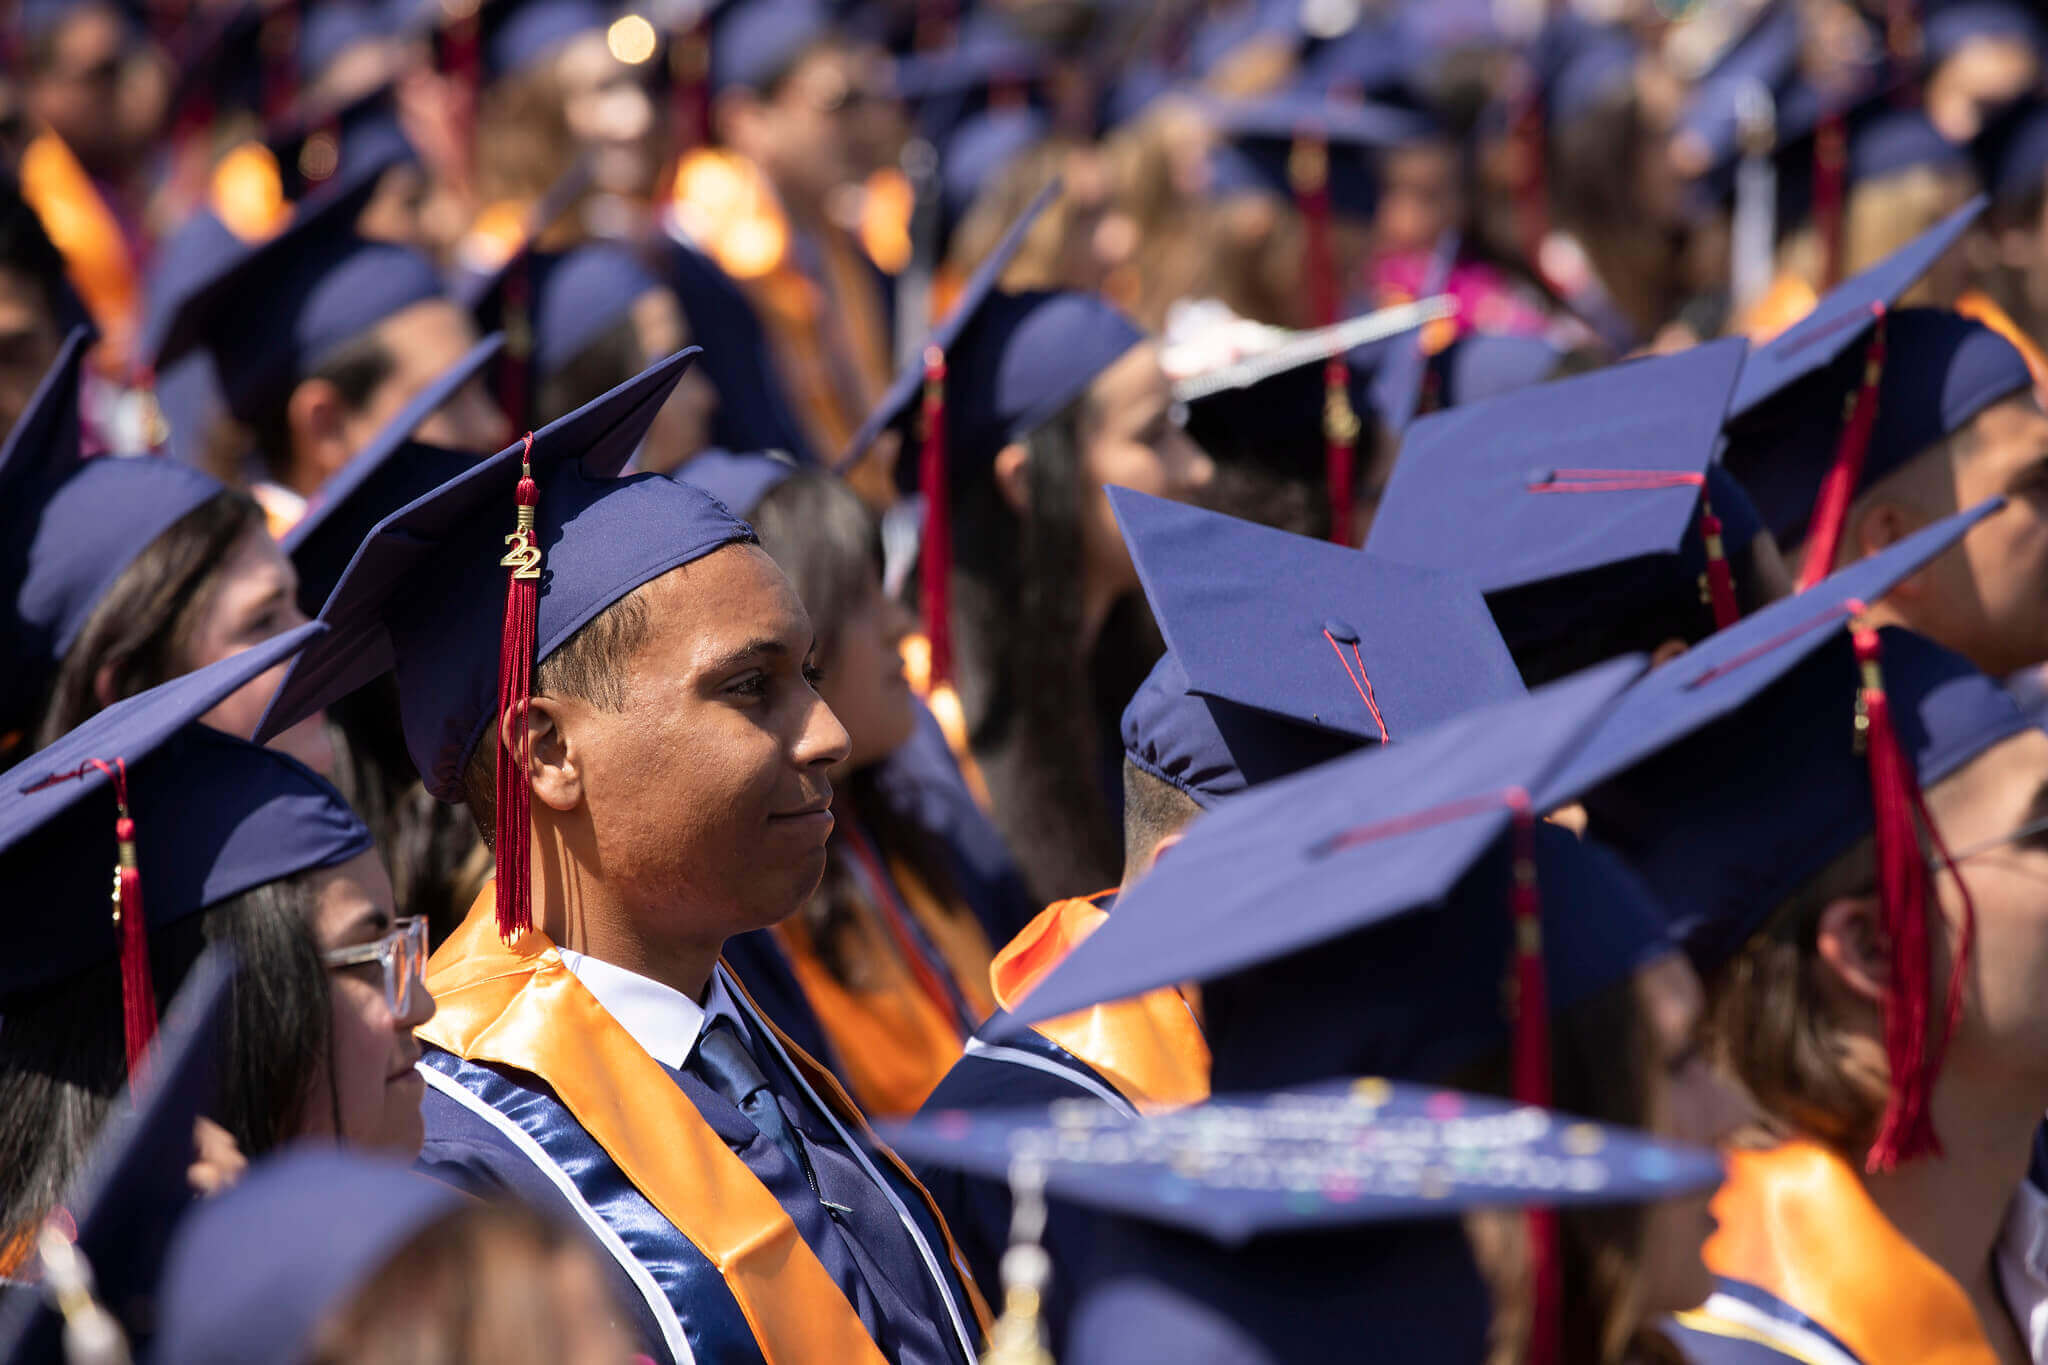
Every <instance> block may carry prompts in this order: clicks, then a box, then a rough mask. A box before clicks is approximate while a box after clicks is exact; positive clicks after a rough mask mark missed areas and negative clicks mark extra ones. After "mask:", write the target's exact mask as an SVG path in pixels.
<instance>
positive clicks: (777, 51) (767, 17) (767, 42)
mask: <svg viewBox="0 0 2048 1365" xmlns="http://www.w3.org/2000/svg"><path fill="white" fill-rule="evenodd" d="M836 27H837V26H836V24H835V23H834V20H833V16H832V11H831V9H830V8H828V7H827V6H826V5H825V4H824V3H823V0H723V3H721V4H719V5H718V6H717V8H716V10H715V11H714V13H713V15H712V20H711V89H712V91H713V93H714V94H722V93H724V92H725V91H727V90H734V89H740V90H752V91H755V92H757V93H758V92H761V91H764V90H766V88H767V87H768V86H770V85H772V84H774V83H775V82H776V81H777V80H780V79H781V78H782V77H783V75H785V74H786V73H787V72H788V71H789V69H790V67H791V65H792V64H793V63H795V61H796V59H797V58H799V57H801V56H802V55H803V54H804V53H805V52H806V51H808V50H809V49H811V48H812V47H815V46H816V45H818V44H819V43H822V42H824V41H825V40H826V39H827V38H829V37H831V36H832V34H833V33H834V32H835V30H836Z"/></svg>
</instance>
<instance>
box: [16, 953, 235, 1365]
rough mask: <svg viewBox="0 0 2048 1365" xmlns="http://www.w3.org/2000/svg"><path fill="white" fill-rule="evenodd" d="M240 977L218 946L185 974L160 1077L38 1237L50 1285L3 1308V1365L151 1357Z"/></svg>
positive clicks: (119, 1104) (120, 1114)
mask: <svg viewBox="0 0 2048 1365" xmlns="http://www.w3.org/2000/svg"><path fill="white" fill-rule="evenodd" d="M235 971H236V967H235V961H234V954H233V950H232V949H230V948H228V947H227V946H225V945H215V946H212V947H209V948H207V949H206V950H205V951H204V952H202V953H201V954H200V955H199V957H198V958H197V959H196V960H195V961H194V962H193V964H192V967H191V969H190V970H189V971H187V972H186V973H185V979H184V982H183V983H182V984H181V985H180V986H179V988H178V994H177V996H176V998H174V999H173V1000H172V1001H171V1005H170V1008H169V1009H168V1010H167V1011H165V1014H164V1026H163V1031H162V1032H161V1033H160V1034H159V1035H158V1036H157V1039H156V1042H155V1044H154V1046H153V1048H152V1055H151V1059H150V1065H149V1066H148V1067H147V1068H146V1069H145V1070H143V1071H141V1072H139V1073H137V1074H136V1075H135V1076H133V1077H132V1078H131V1079H130V1082H129V1085H128V1088H127V1090H126V1091H124V1092H123V1095H122V1098H121V1099H120V1100H118V1101H116V1103H115V1105H114V1106H113V1108H112V1109H111V1110H110V1111H109V1113H108V1115H107V1118H106V1120H105V1122H104V1123H103V1124H102V1125H101V1127H100V1130H99V1133H98V1135H97V1136H96V1137H94V1139H93V1143H92V1147H91V1149H90V1150H89V1151H88V1152H87V1153H86V1157H85V1161H84V1163H83V1164H82V1165H81V1166H80V1168H79V1171H78V1174H77V1176H76V1178H75V1179H74V1180H73V1181H72V1183H71V1187H70V1188H69V1189H68V1190H67V1191H66V1192H65V1197H64V1202H63V1205H62V1206H61V1207H60V1208H59V1210H58V1211H57V1212H55V1213H54V1214H52V1215H51V1216H50V1217H49V1218H47V1219H45V1220H44V1224H43V1227H42V1228H41V1229H39V1230H38V1231H37V1235H36V1239H35V1246H36V1248H37V1250H38V1251H39V1253H40V1261H41V1272H42V1275H41V1283H40V1284H39V1285H38V1286H37V1287H36V1288H35V1289H32V1290H24V1291H23V1292H20V1293H17V1294H14V1295H12V1296H10V1297H8V1298H6V1299H0V1361H6V1362H8V1365H37V1363H39V1362H44V1361H52V1360H64V1359H94V1360H114V1359H127V1358H128V1357H127V1356H126V1355H118V1354H111V1353H110V1354H104V1355H103V1354H94V1353H91V1352H90V1351H86V1352H83V1353H81V1354H78V1355H72V1354H70V1353H69V1352H68V1350H67V1347H72V1346H74V1345H75V1346H84V1345H86V1344H87V1343H99V1342H112V1343H116V1344H127V1345H132V1346H135V1347H138V1348H139V1347H140V1346H141V1345H142V1344H143V1343H144V1342H145V1341H146V1340H147V1338H148V1334H149V1333H150V1331H151V1330H153V1328H154V1327H155V1324H156V1322H157V1318H158V1310H159V1307H160V1306H167V1304H166V1301H165V1300H164V1299H163V1298H162V1296H161V1295H160V1294H159V1293H158V1290H159V1288H160V1286H161V1280H162V1276H163V1269H164V1258H165V1256H166V1254H167V1253H168V1251H169V1248H170V1244H171V1240H172V1235H173V1232H174V1230H175V1229H176V1227H177V1226H178V1223H179V1220H180V1219H181V1218H182V1217H183V1216H184V1215H185V1213H186V1211H187V1210H188V1209H189V1208H190V1207H191V1205H192V1203H193V1201H194V1196H193V1191H192V1186H191V1182H190V1179H189V1177H188V1176H187V1172H188V1171H189V1170H190V1169H191V1167H192V1161H193V1129H194V1125H195V1123H196V1122H197V1121H198V1120H199V1119H200V1118H201V1117H203V1116H205V1115H207V1114H208V1113H209V1111H211V1110H213V1109H214V1108H215V1106H216V1105H217V1103H218V1102H219V1099H220V1089H221V1080H222V1074H223V1069H224V1068H223V1064H222V1063H223V1054H224V1053H225V1051H226V1050H227V1048H228V1046H229V1042H228V1012H229V1008H230V1006H231V1004H232V1003H233V986H234V979H235ZM123 1338H126V1341H125V1343H124V1342H123V1341H122V1339H123Z"/></svg>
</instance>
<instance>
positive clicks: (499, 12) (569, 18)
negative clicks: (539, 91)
mask: <svg viewBox="0 0 2048 1365" xmlns="http://www.w3.org/2000/svg"><path fill="white" fill-rule="evenodd" d="M482 18H483V30H484V33H483V57H484V73H485V75H486V76H487V77H488V78H489V79H491V80H502V79H504V78H505V77H508V76H516V75H519V74H520V73H522V72H525V71H530V70H532V69H533V68H535V67H538V66H539V65H541V64H542V63H543V62H545V61H547V60H549V59H550V58H552V57H553V56H554V55H555V54H556V53H558V52H560V51H561V50H562V49H563V48H564V47H566V46H567V45H568V44H569V43H570V42H571V41H573V40H575V39H577V38H580V37H582V36H583V35H584V34H586V33H600V34H601V33H603V32H604V31H605V30H606V29H607V28H608V27H609V26H610V24H611V21H612V16H611V14H610V13H609V12H608V11H607V10H606V8H605V6H604V5H602V4H599V3H598V2H597V0H488V3H486V4H485V6H484V9H483V12H482Z"/></svg>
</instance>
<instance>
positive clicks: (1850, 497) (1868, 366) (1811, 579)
mask: <svg viewBox="0 0 2048 1365" xmlns="http://www.w3.org/2000/svg"><path fill="white" fill-rule="evenodd" d="M1870 311H1871V312H1872V313H1873V314H1874V315H1875V316H1876V318H1877V323H1876V326H1875V329H1874V330H1873V331H1872V332H1871V334H1870V344H1869V346H1868V347H1866V348H1865V350H1864V353H1863V382H1862V383H1860V384H1858V385H1857V386H1856V389H1855V391H1854V392H1853V393H1851V394H1850V395H1849V398H1848V400H1847V407H1846V409H1845V410H1844V411H1843V413H1842V436H1841V439H1840V440H1839V441H1838V442H1837V443H1836V445H1835V462H1834V464H1832V465H1831V466H1829V468H1828V472H1827V477H1826V478H1824V479H1822V480H1821V485H1820V492H1819V493H1818V494H1817V495H1816V496H1815V498H1814V501H1813V517H1812V519H1811V521H1810V522H1809V523H1808V526H1807V531H1806V558H1805V561H1804V562H1803V563H1802V564H1801V565H1800V567H1799V591H1800V592H1805V591H1806V590H1807V589H1808V588H1810V587H1812V586H1813V585H1814V584H1816V583H1818V582H1820V581H1821V580H1822V579H1823V578H1826V577H1827V576H1828V574H1829V573H1830V572H1832V571H1833V568H1834V563H1835V553H1836V552H1837V551H1838V550H1839V549H1840V548H1841V544H1842V531H1843V528H1844V527H1845V526H1846V525H1847V524H1848V521H1849V504H1850V503H1852V502H1854V501H1855V500H1856V485H1857V484H1858V483H1859V482H1861V481H1862V478H1863V457H1864V454H1865V453H1866V452H1867V451H1868V450H1869V448H1870V432H1871V429H1872V428H1873V427H1875V426H1876V425H1877V386H1878V381H1879V380H1880V379H1882V378H1883V377H1884V357H1885V338H1884V314H1885V306H1884V305H1883V304H1882V303H1874V304H1872V305H1871V306H1870Z"/></svg>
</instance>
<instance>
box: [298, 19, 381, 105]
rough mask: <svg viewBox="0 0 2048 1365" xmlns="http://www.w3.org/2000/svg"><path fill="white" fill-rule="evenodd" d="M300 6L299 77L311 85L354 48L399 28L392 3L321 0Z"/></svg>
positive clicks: (375, 40)
mask: <svg viewBox="0 0 2048 1365" xmlns="http://www.w3.org/2000/svg"><path fill="white" fill-rule="evenodd" d="M298 8H299V79H300V81H301V82H302V83H304V84H307V85H311V84H313V83H315V82H317V81H318V80H319V79H320V78H321V76H323V75H325V74H326V72H327V69H328V68H329V67H331V66H333V65H334V63H335V62H337V61H339V60H340V59H341V57H342V56H343V55H344V54H346V53H348V52H349V51H351V50H352V49H354V48H357V47H360V46H363V45H365V44H369V43H377V42H383V41H386V40H388V39H390V38H392V37H394V36H395V35H396V33H397V31H398V25H397V16H396V15H395V14H394V13H393V7H392V6H390V5H386V4H378V3H374V0H320V2H319V3H315V4H307V5H301V6H299V7H298Z"/></svg>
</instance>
